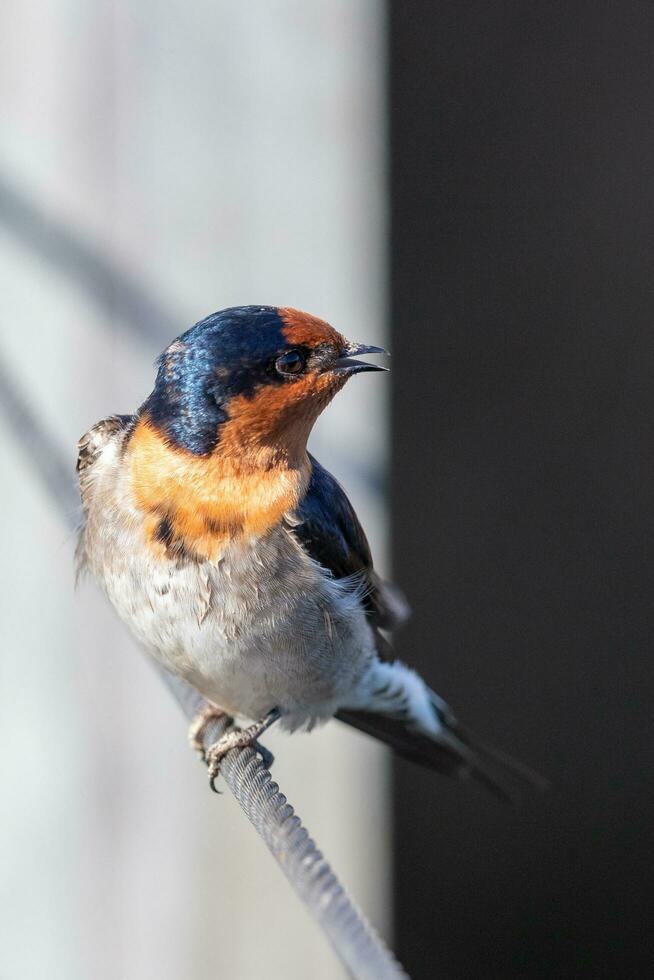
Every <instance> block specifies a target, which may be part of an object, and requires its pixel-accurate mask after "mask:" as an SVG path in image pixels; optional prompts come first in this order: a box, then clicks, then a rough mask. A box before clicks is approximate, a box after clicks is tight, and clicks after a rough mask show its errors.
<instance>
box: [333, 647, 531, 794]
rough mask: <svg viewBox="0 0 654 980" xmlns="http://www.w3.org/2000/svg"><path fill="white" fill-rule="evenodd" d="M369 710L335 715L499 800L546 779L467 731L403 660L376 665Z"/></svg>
mask: <svg viewBox="0 0 654 980" xmlns="http://www.w3.org/2000/svg"><path fill="white" fill-rule="evenodd" d="M375 682H376V687H374V688H373V689H372V691H371V692H370V693H371V695H372V698H371V699H370V700H369V705H370V707H368V706H366V708H365V709H363V708H359V707H358V706H357V707H356V708H344V709H341V710H340V711H339V712H338V713H337V715H336V717H337V718H339V719H340V720H341V721H343V722H345V723H346V724H348V725H352V726H353V727H354V728H357V729H359V731H362V732H365V733H366V734H368V735H372V736H374V737H375V738H378V739H379V740H380V741H382V742H384V743H385V744H386V745H389V746H390V747H391V748H392V749H394V751H395V752H397V754H398V755H400V756H402V757H403V758H405V759H409V760H410V761H411V762H417V763H419V764H420V765H423V766H426V767H427V768H429V769H434V770H435V771H436V772H439V773H442V774H444V775H447V776H452V777H454V778H455V779H467V778H472V779H475V780H476V781H477V782H479V783H481V784H482V785H484V786H485V787H486V789H488V790H490V792H491V793H493V795H494V796H497V797H499V798H500V799H502V800H504V801H506V802H509V803H513V804H516V803H518V802H519V800H520V799H521V796H522V793H521V790H524V789H525V788H529V789H536V790H540V791H542V790H544V789H546V788H547V785H548V783H547V780H545V779H544V778H543V777H542V776H540V775H539V774H538V773H536V772H534V770H533V769H530V768H529V767H528V766H525V765H523V764H522V763H521V762H518V761H517V760H515V759H512V758H511V756H509V755H507V754H505V753H504V752H502V751H501V750H500V749H496V748H494V747H493V746H491V745H488V744H486V743H485V742H484V741H482V740H481V739H479V738H477V737H476V736H475V735H473V734H472V733H471V732H469V731H468V730H467V729H466V728H464V727H463V726H462V725H461V724H460V723H459V722H458V720H457V719H456V717H455V716H454V714H453V712H452V710H451V709H450V707H449V706H448V705H447V704H445V702H444V701H442V700H441V698H439V696H438V695H437V694H435V693H434V691H431V690H430V689H429V688H428V687H427V685H426V684H425V683H424V681H423V680H422V679H421V678H420V677H418V675H417V674H416V673H415V672H414V671H412V670H410V669H409V668H408V667H406V666H405V665H404V664H402V663H400V662H399V661H395V662H394V663H382V662H379V661H377V664H376V667H375Z"/></svg>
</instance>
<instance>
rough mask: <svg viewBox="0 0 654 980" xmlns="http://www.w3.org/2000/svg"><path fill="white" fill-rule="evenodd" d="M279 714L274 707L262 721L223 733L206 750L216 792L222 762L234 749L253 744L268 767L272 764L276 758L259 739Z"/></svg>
mask: <svg viewBox="0 0 654 980" xmlns="http://www.w3.org/2000/svg"><path fill="white" fill-rule="evenodd" d="M279 716H280V712H279V710H278V709H277V708H273V710H272V711H269V712H268V714H267V715H266V717H265V718H263V719H262V720H261V721H258V722H255V724H254V725H249V726H248V728H231V729H230V730H229V731H228V732H225V734H224V735H221V737H220V738H219V739H218V741H217V742H214V743H213V745H210V746H209V748H208V749H207V750H206V752H205V761H206V763H207V767H208V769H209V786H210V787H211V789H212V790H213V791H214V793H218V792H219V791H218V790H217V789H216V780H217V779H218V776H219V775H220V764H221V762H222V760H223V759H224V758H225V756H226V755H227V753H228V752H231V750H232V749H246V748H249V747H250V746H252V747H253V748H255V749H256V750H257V751H258V752H259V753H260V754H261V756H262V758H263V763H264V765H265V766H266V768H267V767H268V766H270V765H271V764H272V761H273V758H274V757H273V755H272V753H270V752H269V751H268V749H264V748H263V746H262V745H259V743H258V741H257V739H258V738H259V737H260V736H261V735H263V733H264V732H265V731H267V730H268V729H269V728H270V726H271V725H272V724H273V723H274V722H276V721H277V719H278V718H279Z"/></svg>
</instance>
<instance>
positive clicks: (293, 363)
mask: <svg viewBox="0 0 654 980" xmlns="http://www.w3.org/2000/svg"><path fill="white" fill-rule="evenodd" d="M305 365H306V358H305V357H304V354H302V353H301V352H300V351H299V350H289V351H287V352H286V354H282V355H281V357H278V358H277V360H276V361H275V367H276V369H277V371H278V373H279V374H301V372H302V371H304V367H305Z"/></svg>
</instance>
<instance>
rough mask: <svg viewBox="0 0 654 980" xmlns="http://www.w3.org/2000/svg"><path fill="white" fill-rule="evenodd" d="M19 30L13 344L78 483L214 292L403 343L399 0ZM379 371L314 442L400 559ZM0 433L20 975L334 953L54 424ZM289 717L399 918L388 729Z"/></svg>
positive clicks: (286, 760)
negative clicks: (107, 426)
mask: <svg viewBox="0 0 654 980" xmlns="http://www.w3.org/2000/svg"><path fill="white" fill-rule="evenodd" d="M0 37H1V40H0V65H1V66H2V68H1V75H0V84H1V85H2V129H1V133H0V291H1V294H2V313H1V326H0V329H1V331H2V356H3V359H4V360H5V362H6V363H7V364H8V365H9V367H10V369H11V370H12V372H13V373H14V375H15V377H16V379H17V380H18V382H19V383H20V384H21V385H22V386H24V387H26V388H28V389H29V391H30V392H31V398H32V404H33V407H34V408H35V410H36V411H37V412H38V413H39V415H40V417H41V418H42V420H43V421H44V422H45V423H46V424H47V426H48V427H49V428H50V429H51V431H52V434H53V437H54V439H55V441H56V444H57V446H58V447H59V449H60V451H61V453H62V454H64V456H65V460H66V462H67V465H68V466H69V467H70V472H71V477H70V479H71V485H72V468H73V465H74V446H75V442H76V440H77V437H78V436H79V435H80V434H81V433H82V432H83V431H85V429H87V428H88V427H89V426H90V425H91V424H92V423H93V422H95V421H96V420H97V419H99V418H101V417H103V416H105V415H107V414H110V413H113V412H117V411H118V412H124V411H130V410H132V409H134V408H135V407H136V406H137V405H138V404H139V402H140V401H141V400H142V398H143V397H144V395H145V394H147V392H148V390H149V385H150V384H151V381H152V377H153V369H152V364H153V361H154V358H155V356H156V355H157V353H158V352H159V351H160V349H161V348H162V347H163V346H164V344H166V343H167V342H168V341H169V340H170V339H171V337H172V336H173V335H174V334H175V333H176V332H178V331H181V330H182V329H184V328H185V327H187V326H188V325H190V324H191V323H193V322H194V321H195V320H196V319H198V318H199V317H201V316H203V315H205V314H206V313H208V312H210V311H212V310H215V309H219V308H221V307H223V306H227V305H230V304H233V303H248V302H264V303H280V304H285V305H294V306H298V307H300V308H305V309H308V310H310V311H312V312H314V313H317V314H318V315H321V316H324V317H325V318H327V319H329V320H330V321H332V322H333V323H334V324H335V325H336V326H338V327H339V328H340V329H342V330H343V331H344V332H346V333H347V334H348V335H350V336H352V337H353V338H355V339H362V340H368V341H371V342H383V340H384V332H385V284H384V261H385V255H384V250H385V246H384V231H385V187H384V116H383V113H384V105H383V101H384V99H383V93H384V70H385V66H384V50H385V48H384V43H385V42H384V8H383V5H382V4H381V3H377V2H366V0H357V2H351V0H347V2H345V0H343V2H341V0H337V2H334V0H324V2H323V0H317V2H312V3H310V4H307V3H301V2H292V0H274V2H255V3H248V4H233V3H226V2H219V3H207V2H201V3H194V4H192V5H189V4H186V3H180V2H174V0H170V2H164V3H156V4H155V3H149V2H144V0H141V2H137V3H132V4H128V5H123V4H115V3H110V2H96V3H93V4H85V3H80V2H79V0H48V2H44V3H40V4H38V5H30V4H21V3H17V2H16V3H10V4H9V5H4V7H3V9H2V13H1V14H0ZM112 269H113V272H112ZM116 270H118V280H116V275H115V273H116ZM148 297H150V299H148ZM387 390H388V389H387V387H386V388H385V387H384V381H383V380H382V381H381V383H380V379H379V377H374V378H373V377H364V378H361V379H359V380H358V383H357V384H356V385H354V384H353V385H352V386H351V387H350V389H349V390H348V391H347V392H345V393H344V394H343V396H342V397H341V398H340V399H339V401H338V403H337V404H335V405H334V406H333V407H332V409H331V410H330V412H329V415H328V417H326V418H325V420H324V423H323V424H321V426H320V429H319V431H318V432H317V433H316V436H315V439H314V443H313V448H314V451H315V452H316V453H317V454H318V455H319V456H320V457H321V459H322V460H323V462H325V463H327V464H328V465H330V466H332V468H333V469H334V471H335V472H336V473H337V474H338V476H339V477H340V478H341V479H342V480H343V481H344V482H345V483H346V485H347V486H348V489H349V490H350V491H351V494H352V497H353V500H354V502H355V504H356V506H357V507H358V508H359V509H360V511H361V513H362V516H363V517H364V519H365V521H366V523H367V526H368V527H369V528H370V530H371V536H372V539H373V543H374V545H375V549H376V552H377V554H378V555H379V557H380V560H381V561H382V563H383V561H384V555H385V550H386V513H385V505H384V501H383V499H382V497H381V495H380V492H379V486H380V485H381V483H382V482H383V481H382V480H381V478H382V475H383V472H384V467H385V459H386V435H385V420H386V411H385V404H386V397H387ZM0 439H1V445H2V456H3V462H4V465H3V479H2V481H1V483H0V501H1V504H0V506H1V508H2V513H3V515H4V516H5V522H4V533H3V548H2V553H1V555H0V574H1V575H2V583H3V585H2V594H3V596H4V600H3V604H2V605H3V612H2V616H1V617H0V635H1V640H0V644H1V645H0V650H1V653H0V766H1V777H0V778H1V785H2V797H1V799H0V825H1V832H0V866H1V867H2V874H1V875H0V907H1V908H2V914H1V915H0V974H2V976H3V977H4V976H6V977H7V978H9V977H11V978H12V980H36V978H42V977H48V978H52V980H57V978H61V980H77V978H79V980H82V978H84V980H86V978H88V977H91V976H92V977H94V978H98V980H102V978H107V980H109V978H111V980H115V978H117V977H120V978H121V980H136V978H143V977H152V976H157V977H159V978H161V980H166V978H170V980H173V978H175V980H179V978H181V977H184V978H188V980H203V978H207V980H208V978H210V977H211V978H214V977H216V976H228V975H230V976H233V977H238V978H239V980H250V978H252V980H255V978H258V977H260V976H262V975H263V973H264V967H265V973H266V975H267V976H271V977H282V976H283V977H285V978H291V977H297V978H305V977H307V976H308V975H311V976H312V977H315V978H316V980H317V978H319V977H325V978H327V977H333V976H336V975H340V974H339V967H338V966H337V965H336V963H335V961H334V959H333V957H332V954H331V952H330V951H328V950H327V949H326V948H325V944H324V941H323V939H322V937H321V936H320V935H319V933H318V931H317V929H316V928H315V927H314V926H313V925H312V923H310V922H309V921H308V920H307V918H306V916H305V913H304V911H303V909H302V908H301V907H300V906H299V903H298V902H297V901H296V899H295V898H294V897H293V896H292V895H291V893H290V891H289V889H288V887H287V885H286V882H285V881H284V879H283V878H282V876H281V875H280V873H279V871H278V870H277V868H276V867H275V866H274V865H273V863H272V861H271V860H270V858H269V856H268V854H267V852H266V851H265V850H264V848H263V845H262V844H261V843H260V842H259V840H258V839H257V838H256V836H255V835H254V832H253V831H252V830H251V829H250V827H249V826H246V825H245V821H244V819H243V817H242V816H241V815H240V813H238V812H237V811H236V807H235V805H234V804H233V803H232V801H231V799H230V797H229V795H228V794H227V795H224V796H223V797H222V798H220V799H216V798H215V797H213V796H211V794H210V793H209V792H208V790H207V787H206V780H205V774H204V772H203V770H202V768H201V766H200V765H199V764H198V763H197V761H196V760H195V759H194V758H193V756H192V754H191V753H190V751H189V750H188V748H187V746H186V740H185V726H184V723H183V720H182V718H181V717H180V716H179V714H178V711H177V708H176V707H175V706H174V705H173V704H172V703H171V702H170V701H169V698H168V695H167V694H166V693H165V692H164V690H163V688H162V686H161V684H160V682H159V680H158V679H157V678H156V676H155V675H154V674H153V672H152V671H151V670H150V668H149V666H148V665H147V664H146V662H145V660H144V658H143V657H142V656H141V655H140V654H139V653H138V652H137V651H136V649H134V648H133V644H132V643H131V641H130V640H129V638H128V636H127V635H126V633H125V631H124V630H123V629H122V628H121V626H120V625H119V624H118V623H117V622H116V619H115V617H114V616H113V614H112V612H111V611H110V610H109V609H108V608H107V605H106V604H105V602H104V601H103V600H102V599H101V597H100V596H99V595H97V593H96V592H95V591H94V589H93V588H92V587H91V586H89V585H85V586H83V587H82V588H81V590H80V591H78V592H77V594H74V592H73V575H72V567H71V561H72V545H73V542H72V540H71V536H70V535H68V534H67V533H66V532H65V531H64V530H63V528H62V524H61V522H60V520H59V518H58V516H57V514H56V512H55V510H54V509H53V507H52V505H51V503H50V501H49V500H48V498H47V496H46V494H45V493H44V492H43V490H42V488H41V487H40V485H39V484H38V483H37V482H35V480H34V478H33V474H32V470H31V468H30V465H29V462H28V457H29V454H30V452H31V451H32V449H33V447H31V446H29V445H27V446H26V445H24V439H22V438H21V431H20V427H19V426H18V427H16V426H13V427H11V428H8V427H7V425H6V423H5V422H4V421H3V419H2V418H0ZM270 744H271V748H273V750H274V751H275V752H276V754H277V760H278V761H277V763H276V770H275V772H276V776H277V778H278V779H279V781H280V783H281V785H282V787H283V788H284V789H285V790H286V791H287V792H288V794H289V797H290V798H291V800H292V802H294V803H295V804H296V805H297V807H298V809H299V811H300V813H301V815H302V816H303V817H304V818H305V820H306V822H307V824H308V826H309V828H310V829H311V830H312V832H313V833H314V834H315V835H316V836H317V838H318V840H319V841H320V844H321V845H322V847H323V848H324V850H325V853H326V854H327V855H328V856H329V857H330V859H332V860H333V862H334V865H335V867H336V868H337V869H339V870H340V871H341V872H342V874H343V878H344V880H345V881H346V883H347V884H348V885H350V886H351V888H352V890H353V892H354V893H355V895H356V897H357V898H358V899H359V901H360V903H361V904H362V905H363V906H364V907H365V908H366V909H367V910H368V912H369V913H370V914H371V916H372V918H373V919H374V920H375V921H376V922H377V924H378V925H380V926H381V927H382V928H384V929H387V928H388V926H389V922H390V897H389V882H388V875H389V862H388V860H387V847H388V835H389V827H388V816H387V806H386V802H387V784H388V780H387V761H386V756H385V755H384V753H383V751H382V750H378V749H377V748H375V747H374V746H372V745H371V744H370V743H369V742H368V741H367V740H366V739H364V738H363V737H360V736H358V735H357V734H354V733H353V734H350V733H346V732H345V731H342V730H340V729H338V727H337V726H336V724H334V725H333V726H330V727H329V729H328V730H325V731H323V732H320V733H317V734H315V735H313V736H311V737H297V738H294V739H287V740H282V739H281V738H279V737H277V736H271V738H270ZM364 783H365V791H363V792H362V784H364Z"/></svg>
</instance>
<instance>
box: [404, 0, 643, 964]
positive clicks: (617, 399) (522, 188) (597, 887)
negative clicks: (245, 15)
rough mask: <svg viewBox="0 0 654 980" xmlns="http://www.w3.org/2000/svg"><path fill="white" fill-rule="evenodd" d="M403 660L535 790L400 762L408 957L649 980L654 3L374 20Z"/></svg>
mask: <svg viewBox="0 0 654 980" xmlns="http://www.w3.org/2000/svg"><path fill="white" fill-rule="evenodd" d="M390 65H391V82H390V85H391V91H390V104H391V143H392V198H393V205H392V253H391V254H392V326H393V354H394V359H393V370H394V380H395V404H394V426H395V432H394V471H393V495H394V509H395V541H394V552H395V571H396V576H397V578H398V580H399V581H400V583H401V584H402V586H403V587H404V588H405V589H406V591H407V593H408V594H409V595H410V596H411V599H412V602H413V606H414V617H413V619H412V621H411V623H410V624H409V626H408V627H407V628H406V630H405V631H404V633H403V634H402V635H401V637H400V638H399V642H398V649H399V653H400V655H401V656H404V657H405V658H406V659H408V660H410V661H411V662H412V663H414V664H416V665H417V666H418V667H419V668H420V669H421V670H422V671H423V672H424V674H425V675H426V677H427V678H428V680H429V681H430V682H431V683H432V684H433V685H434V686H435V687H436V689H437V690H438V691H439V692H440V693H441V694H442V695H443V696H445V697H446V698H447V699H448V700H449V701H450V702H451V703H452V704H453V705H454V706H455V708H456V709H457V710H458V712H459V714H460V716H461V717H462V718H463V720H464V721H466V722H468V723H469V724H470V725H471V727H474V728H476V729H477V730H478V731H480V732H482V733H483V734H484V735H486V736H487V737H488V738H489V739H492V740H493V741H495V742H496V743H497V744H499V745H501V746H502V747H503V748H506V749H508V750H509V751H511V752H513V753H514V754H516V755H517V756H519V757H520V758H521V759H523V760H524V761H526V762H528V763H530V764H532V765H534V766H535V767H536V768H538V769H539V770H540V771H541V772H542V773H544V774H545V775H546V776H547V777H548V778H549V779H550V780H551V781H552V789H551V790H550V792H549V793H547V794H546V795H545V796H544V797H542V798H538V799H535V800H532V801H529V802H528V803H527V805H526V806H525V807H524V808H523V809H522V811H521V812H518V813H513V812H511V811H510V810H506V809H503V808H502V807H501V806H500V805H499V804H497V803H496V802H495V801H494V800H492V799H486V797H485V796H484V795H483V793H482V791H477V790H476V789H475V788H473V787H472V786H464V787H461V786H456V785H450V784H448V783H446V782H445V781H444V780H439V779H437V778H435V777H433V776H431V775H430V774H429V773H423V772H421V771H420V770H418V769H417V768H415V767H413V766H410V765H408V764H406V763H403V762H398V763H396V768H395V798H396V805H395V821H396V830H395V834H396V841H395V852H396V900H397V952H398V955H399V956H400V958H401V959H402V961H403V962H404V963H405V965H406V967H407V969H408V970H409V972H410V973H411V974H412V976H413V978H414V980H422V978H431V977H434V978H436V977H438V978H441V977H452V978H461V977H471V978H474V977H482V976H483V977H498V978H499V977H503V978H506V977H521V978H522V977H593V978H595V977H607V978H608V977H611V978H616V977H634V976H636V975H637V973H639V972H640V973H641V974H642V971H643V970H645V969H647V966H648V964H649V966H650V969H651V959H650V958H649V957H648V955H647V951H646V934H647V930H648V928H649V926H650V925H651V921H650V920H651V907H650V904H649V903H648V901H647V892H648V886H649V881H650V878H651V875H652V859H651V853H652V847H653V846H654V842H653V841H652V834H651V823H652V807H651V803H652V794H651V767H652V761H651V760H652V740H651V738H650V729H651V716H652V694H653V693H654V692H653V691H652V674H653V670H652V663H651V658H652V629H651V618H652V616H651V597H652V595H653V586H654V581H653V578H654V576H653V574H652V568H653V566H652V554H651V540H652V530H653V527H652V525H653V509H652V505H651V495H652V477H653V476H654V474H653V472H652V468H653V459H654V457H653V455H652V436H653V432H652V419H653V417H654V386H653V385H652V375H653V373H654V328H653V318H652V311H653V310H654V286H653V278H654V277H653V272H654V268H653V258H654V255H653V249H652V244H653V238H654V139H653V134H654V5H652V4H651V3H642V4H637V3H632V2H626V3H625V2H622V3H613V4H598V3H581V2H571V0H568V2H566V3H561V2H559V3H548V4H542V3H540V4H535V3H531V4H526V3H489V2H488V0H480V2H467V3H465V4H461V3H457V2H448V3H444V2H438V3H414V2H408V3H395V4H391V23H390Z"/></svg>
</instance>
